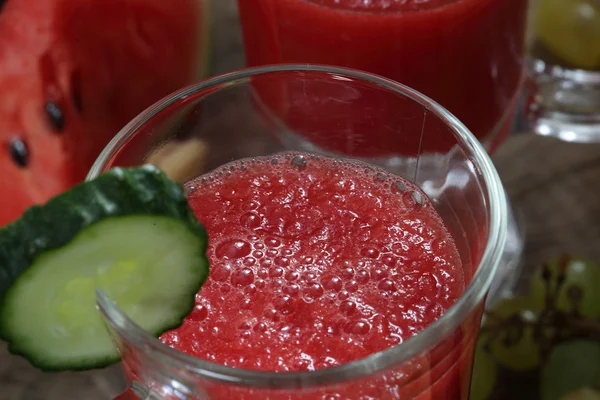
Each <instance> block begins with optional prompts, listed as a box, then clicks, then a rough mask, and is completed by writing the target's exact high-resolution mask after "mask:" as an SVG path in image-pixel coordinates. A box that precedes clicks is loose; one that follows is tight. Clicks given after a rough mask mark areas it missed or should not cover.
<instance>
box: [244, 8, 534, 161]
mask: <svg viewBox="0 0 600 400" xmlns="http://www.w3.org/2000/svg"><path fill="white" fill-rule="evenodd" d="M527 4H528V1H527V0H418V1H416V0H370V1H362V0H238V6H239V10H240V17H241V22H242V27H243V34H244V43H245V49H246V60H247V65H248V66H249V67H255V66H259V65H268V64H277V63H318V64H327V65H338V66H342V67H348V68H356V69H360V70H364V71H369V72H372V73H374V74H379V75H383V76H385V77H388V78H390V79H394V80H396V81H398V82H400V83H402V84H405V85H407V86H410V87H412V88H413V89H416V90H418V91H419V92H421V93H423V94H425V95H427V96H429V97H431V98H432V99H433V100H435V101H437V102H438V103H440V104H441V105H442V106H444V107H446V108H447V109H448V110H449V111H450V112H451V113H453V114H454V115H455V116H456V117H457V118H459V119H460V120H461V121H462V122H463V123H464V124H465V125H466V126H467V127H468V128H469V129H470V130H471V132H472V133H473V134H474V135H475V136H476V137H477V138H479V139H480V140H481V141H482V143H483V145H484V147H485V148H486V150H488V151H493V150H494V148H495V147H496V146H497V145H498V144H499V143H500V142H501V141H502V139H504V138H506V136H507V134H508V133H509V131H510V128H511V124H512V120H513V116H514V115H515V112H516V109H517V105H518V100H519V97H520V88H521V87H522V83H523V82H524V76H525V74H524V70H525V68H524V66H525V61H524V60H525V32H526V21H527V12H528V6H527ZM308 93H309V94H310V92H308ZM316 99H318V96H317V97H316ZM315 101H316V102H318V100H315ZM280 102H281V100H279V101H275V102H274V103H273V104H270V105H277V104H279V103H280ZM321 107H323V106H321ZM281 115H282V116H283V117H284V118H287V115H286V114H285V113H283V112H282V113H281ZM310 123H311V121H295V120H293V119H290V124H291V125H292V126H293V127H295V126H296V125H297V126H298V129H300V130H302V129H304V128H305V127H302V126H301V125H302V124H310ZM307 129H308V128H307ZM371 140H374V141H378V140H379V138H377V137H373V138H371ZM452 144H453V143H452V140H450V139H447V138H442V137H440V138H439V139H438V140H437V141H433V140H432V141H430V142H429V143H427V146H428V147H429V148H430V149H436V148H437V149H439V150H440V151H447V150H448V149H449V148H450V147H451V146H452ZM402 145H404V146H406V147H408V153H409V154H410V153H411V152H412V148H413V147H418V146H419V137H418V135H414V136H413V137H412V141H411V140H409V139H408V138H404V140H403V143H402ZM421 145H422V144H421ZM399 146H400V145H399ZM406 147H404V148H406ZM367 149H368V148H367ZM367 149H365V150H367Z"/></svg>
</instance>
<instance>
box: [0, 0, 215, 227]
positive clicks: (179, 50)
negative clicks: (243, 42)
mask: <svg viewBox="0 0 600 400" xmlns="http://www.w3.org/2000/svg"><path fill="white" fill-rule="evenodd" d="M0 7H1V8H0V193H1V194H0V226H2V225H4V224H6V223H8V222H10V221H12V220H15V219H16V218H18V217H19V215H20V214H21V213H22V212H23V211H24V210H25V209H26V208H27V207H28V206H30V205H32V204H39V203H43V202H45V201H46V200H48V199H49V198H50V197H52V196H54V195H56V194H57V193H59V192H62V191H64V190H66V189H67V188H69V187H71V186H73V185H74V184H75V183H77V182H80V181H81V180H83V179H84V178H85V175H86V174H87V171H88V170H89V168H90V167H91V165H92V163H93V161H94V160H95V158H96V157H97V156H98V154H99V153H100V151H101V150H102V149H103V147H104V146H105V145H106V144H107V143H108V141H109V140H110V139H111V138H112V137H113V136H114V135H115V134H116V133H117V132H118V131H119V129H121V128H122V127H123V126H124V125H125V124H126V123H127V122H128V121H129V120H131V119H132V118H133V117H135V116H136V115H137V114H139V113H140V112H141V111H143V110H144V109H145V108H146V107H148V106H150V105H151V104H152V103H154V102H155V101H157V100H159V99H160V98H162V97H164V96H166V95H167V94H169V93H171V92H173V91H174V90H176V89H179V88H180V87H182V86H185V85H187V84H190V83H192V82H193V81H196V80H199V79H200V78H202V77H204V76H206V74H207V65H208V56H207V52H208V50H209V49H208V43H209V35H208V23H207V21H208V8H207V7H208V1H205V0H176V1H165V0H101V1H98V0H4V1H0Z"/></svg>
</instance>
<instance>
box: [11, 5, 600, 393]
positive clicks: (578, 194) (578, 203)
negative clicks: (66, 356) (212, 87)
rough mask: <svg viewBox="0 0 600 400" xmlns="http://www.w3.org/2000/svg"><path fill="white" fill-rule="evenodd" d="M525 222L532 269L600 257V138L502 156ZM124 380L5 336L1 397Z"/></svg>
mask: <svg viewBox="0 0 600 400" xmlns="http://www.w3.org/2000/svg"><path fill="white" fill-rule="evenodd" d="M212 5H213V17H214V18H215V23H214V26H215V30H214V37H213V40H214V53H213V70H212V72H213V74H216V73H222V72H226V71H231V70H234V69H237V68H239V67H241V66H242V65H243V47H242V42H241V36H240V32H239V25H238V22H237V14H236V10H235V2H234V1H232V0H218V1H213V4H212ZM494 159H495V162H496V165H497V167H498V170H499V171H500V175H501V176H502V179H503V181H504V183H505V186H506V190H507V192H508V194H509V196H510V198H511V200H512V202H513V205H514V207H515V209H516V211H517V214H518V217H519V218H520V222H521V223H522V225H523V227H524V229H525V232H526V234H525V237H526V247H525V254H524V269H525V271H527V270H528V269H529V268H530V267H531V266H533V265H535V264H536V263H539V262H540V261H541V260H543V259H545V258H547V257H549V256H552V255H555V254H557V253H560V252H565V251H566V252H569V253H573V254H578V255H581V256H584V257H589V258H593V259H596V260H600V245H599V243H600V146H598V145H575V144H567V143H563V142H558V141H556V140H553V139H547V138H541V137H536V136H533V135H527V134H524V135H517V136H514V137H512V138H511V139H510V140H509V141H508V142H506V143H505V144H504V145H503V146H502V147H501V148H500V149H499V151H498V152H497V154H496V155H495V157H494ZM121 386H122V382H121V378H120V371H119V369H118V367H112V368H109V369H107V370H102V371H92V372H86V373H59V374H45V373H42V372H39V371H37V370H35V369H33V368H32V367H30V366H29V365H28V363H27V362H26V361H24V360H23V359H21V358H18V357H14V356H11V355H9V354H8V353H7V352H6V347H5V346H4V345H3V344H0V400H65V399H85V400H106V399H110V398H111V395H113V394H114V393H115V392H116V391H118V390H119V389H120V387H121Z"/></svg>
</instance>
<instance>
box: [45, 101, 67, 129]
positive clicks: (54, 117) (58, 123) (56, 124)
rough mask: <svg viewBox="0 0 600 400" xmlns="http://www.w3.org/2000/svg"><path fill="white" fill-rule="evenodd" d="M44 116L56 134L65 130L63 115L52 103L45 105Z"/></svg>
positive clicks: (56, 105)
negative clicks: (46, 116)
mask: <svg viewBox="0 0 600 400" xmlns="http://www.w3.org/2000/svg"><path fill="white" fill-rule="evenodd" d="M45 108H46V114H47V115H48V119H49V120H50V123H51V124H52V127H53V128H54V130H55V131H56V132H62V131H63V130H64V129H65V114H64V113H63V111H62V110H61V108H60V107H59V106H58V104H56V103H54V102H53V101H48V102H47V103H46V107H45Z"/></svg>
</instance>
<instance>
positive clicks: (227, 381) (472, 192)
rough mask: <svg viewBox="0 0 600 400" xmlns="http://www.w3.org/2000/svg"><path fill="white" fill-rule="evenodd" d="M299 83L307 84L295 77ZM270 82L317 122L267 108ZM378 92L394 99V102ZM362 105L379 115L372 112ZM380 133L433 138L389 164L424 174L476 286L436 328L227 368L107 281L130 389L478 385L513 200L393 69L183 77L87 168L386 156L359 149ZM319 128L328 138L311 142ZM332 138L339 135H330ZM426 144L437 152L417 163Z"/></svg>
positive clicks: (265, 394) (464, 136)
mask: <svg viewBox="0 0 600 400" xmlns="http://www.w3.org/2000/svg"><path fill="white" fill-rule="evenodd" d="M301 87H304V88H305V89H306V90H305V91H304V92H303V91H301V90H300V91H299V90H297V88H301ZM267 89H268V90H267ZM275 89H276V90H275ZM265 90H266V92H265ZM269 90H275V92H276V93H277V95H278V96H281V92H280V91H283V93H284V95H283V96H281V97H279V99H280V106H281V107H283V108H285V109H286V110H287V114H286V115H288V116H293V120H294V121H300V120H310V121H311V123H310V124H299V125H298V126H297V127H296V128H295V129H292V128H291V127H290V126H289V125H287V124H286V121H285V120H283V119H280V118H278V115H276V114H273V113H272V112H271V110H270V109H269V108H268V107H267V108H265V105H264V103H263V99H264V97H263V96H262V95H261V93H262V94H264V93H271V92H269ZM317 100H318V101H319V102H321V104H322V105H323V107H324V109H329V110H330V109H331V108H330V106H333V105H335V113H333V114H331V113H323V112H318V110H317V109H315V108H314V107H313V105H314V103H315V101H317ZM371 102H374V103H371ZM372 104H377V105H379V104H386V108H385V110H384V111H385V112H378V111H377V110H376V109H374V108H373V107H372V106H371V105H372ZM357 115H368V116H369V118H368V120H369V121H370V122H369V123H368V124H365V120H364V119H362V118H357V117H356V116H357ZM303 129H305V130H303ZM413 129H416V130H415V131H413ZM342 133H343V134H344V135H345V136H344V137H345V142H344V145H341V143H340V140H339V139H340V137H339V135H340V134H342ZM315 134H318V135H315ZM370 135H375V136H376V137H377V138H380V139H381V140H382V141H381V142H380V143H379V144H374V143H371V144H370V146H371V148H372V149H373V150H374V151H375V150H381V151H383V150H385V151H386V152H389V149H387V146H389V143H390V142H389V140H388V139H390V138H391V137H393V141H394V143H396V141H397V140H398V137H403V136H411V138H408V139H407V140H412V137H413V136H418V137H419V138H420V142H422V143H423V146H421V147H420V149H421V150H418V149H417V150H416V153H415V154H413V156H412V159H413V161H412V162H410V163H404V164H401V165H399V166H394V165H392V166H391V167H390V164H389V163H384V165H383V167H384V168H388V169H390V171H392V172H393V173H397V174H399V175H401V176H403V177H404V178H406V179H408V180H410V181H412V182H414V183H415V184H416V185H417V186H419V187H420V188H421V189H422V190H423V191H424V192H425V193H426V194H427V195H428V196H429V197H430V198H431V200H432V202H433V204H434V206H435V207H436V209H437V211H438V213H439V215H440V216H441V218H442V219H443V220H444V223H445V225H446V226H447V228H448V230H449V231H450V233H451V234H452V236H453V237H454V239H455V241H456V245H457V248H458V251H459V255H460V258H461V261H462V266H463V268H464V276H465V279H466V285H467V286H466V289H465V291H464V293H463V295H462V296H461V297H460V298H459V299H458V300H457V301H456V302H455V304H454V305H452V306H451V307H450V308H449V309H448V310H447V311H446V312H445V313H444V314H443V315H442V316H441V317H440V318H439V319H438V320H437V321H435V322H434V323H432V324H431V325H430V326H428V327H427V328H426V329H424V330H423V331H421V332H419V333H418V334H416V335H414V336H412V337H410V338H408V339H407V340H405V341H404V342H403V343H401V344H399V345H396V346H394V347H392V348H389V349H387V350H385V351H381V352H379V353H376V354H372V355H370V356H368V357H366V358H364V359H360V360H358V361H354V362H351V363H348V364H344V365H340V366H337V367H332V368H326V369H321V370H317V371H306V372H278V373H276V372H258V371H250V370H243V369H237V368H231V367H226V366H223V365H218V364H215V363H212V362H208V361H205V360H202V359H199V358H194V357H191V356H188V355H186V354H183V353H181V352H178V351H176V350H174V349H172V348H170V347H168V346H166V345H165V344H163V343H162V342H160V341H159V340H158V339H156V338H153V337H151V336H150V335H149V334H147V333H146V332H144V331H143V330H142V329H141V328H139V327H138V326H137V325H136V324H135V323H134V322H133V321H132V320H130V319H129V318H128V317H127V316H126V315H124V314H123V312H121V311H120V310H119V309H118V308H117V307H116V306H115V304H114V303H112V302H111V301H110V299H107V298H106V297H105V296H104V295H103V294H102V293H101V292H99V294H98V305H99V309H100V311H101V312H102V314H103V316H104V317H105V319H106V322H107V326H108V327H109V330H110V332H111V335H112V336H113V338H114V341H115V343H116V345H117V346H118V348H119V351H120V353H121V356H122V360H123V362H122V364H123V367H124V371H125V375H126V378H127V380H128V382H129V384H130V385H131V386H130V390H129V391H128V392H127V393H126V394H123V395H122V396H121V397H120V398H121V399H125V398H136V397H134V393H135V395H136V396H137V398H141V399H167V400H171V399H194V400H195V399H208V400H254V399H260V400H284V399H285V400H290V399H291V400H296V399H302V400H313V399H315V400H316V399H318V400H335V399H344V400H354V399H356V400H359V399H360V400H362V399H390V400H391V399H449V400H459V399H467V398H468V395H469V387H470V379H471V367H472V359H473V353H474V348H475V343H476V339H477V333H478V329H479V323H480V319H481V314H482V309H483V304H484V301H485V297H486V294H487V292H488V289H489V287H490V284H491V282H492V280H493V277H494V273H495V271H496V269H497V267H498V265H499V264H500V262H501V256H502V252H503V250H504V247H505V242H506V230H507V206H506V200H505V195H504V191H503V187H502V184H501V182H500V179H499V177H498V175H497V173H496V171H495V169H494V167H493V165H492V163H491V161H490V159H489V157H488V155H487V153H486V152H485V150H484V149H483V147H482V146H481V144H480V143H479V142H478V141H477V139H476V138H475V137H474V136H473V135H472V134H471V133H470V132H469V131H468V129H467V128H466V127H465V126H464V125H463V124H462V123H461V122H460V121H459V120H458V119H457V118H455V117H454V116H453V115H452V114H450V113H449V112H448V111H447V110H446V109H444V108H443V107H441V106H440V105H438V104H437V103H435V102H434V101H433V100H431V99H429V98H428V97H426V96H424V95H422V94H420V93H418V92H417V91H415V90H413V89H411V88H409V87H407V86H404V85H401V84H399V83H397V82H395V81H392V80H389V79H387V78H383V77H380V76H376V75H372V74H369V73H366V72H361V71H356V70H349V69H342V68H335V67H329V66H316V65H276V66H265V67H260V68H252V69H246V70H242V71H238V72H233V73H229V74H226V75H222V76H218V77H214V78H211V79H209V80H206V81H203V82H200V83H198V84H196V85H193V86H189V87H187V88H184V89H182V90H180V91H178V92H176V93H174V94H172V95H171V96H169V97H167V98H165V99H163V100H162V101H160V102H158V103H156V104H155V105H153V106H152V107H150V108H149V109H147V110H146V111H145V112H143V113H142V114H140V115H139V116H138V117H137V118H136V119H134V120H133V121H132V122H130V123H129V124H128V125H127V126H126V127H125V128H124V129H123V130H122V131H121V132H120V133H119V134H118V135H117V136H116V137H115V138H114V139H113V140H112V141H111V143H110V144H109V145H108V147H107V148H106V149H105V150H104V151H103V152H102V154H101V155H100V156H99V158H98V160H97V161H96V163H95V165H94V166H93V168H92V170H91V171H90V173H89V175H88V179H93V178H95V177H97V176H98V175H99V174H101V173H102V172H104V171H107V170H108V169H109V168H111V167H116V166H124V167H127V166H136V165H141V164H145V163H153V164H155V165H157V166H158V167H160V168H161V169H162V170H163V171H165V173H167V175H169V176H170V177H171V178H172V179H175V180H179V181H181V182H183V183H185V182H188V181H189V180H190V179H192V178H194V177H196V176H198V175H200V174H203V173H206V172H208V171H211V170H213V169H215V168H217V167H219V166H221V165H223V164H225V163H229V162H231V161H233V160H237V159H241V158H247V157H255V156H266V155H271V154H276V153H278V152H281V151H290V150H295V151H304V152H311V153H317V154H324V155H327V156H333V157H339V158H344V159H348V158H353V159H359V160H361V161H364V162H368V163H372V164H375V165H381V162H380V159H379V158H378V157H377V156H371V155H368V154H367V155H364V156H355V155H352V154H355V152H354V150H355V149H356V148H359V147H360V146H361V143H363V141H364V139H365V137H370ZM315 137H318V138H319V143H320V144H316V143H315V142H313V141H312V139H313V138H315ZM328 139H330V140H331V141H332V142H334V143H335V146H334V147H328V146H327V140H328ZM440 139H442V140H443V141H444V142H446V143H450V142H451V143H452V146H451V147H450V148H448V150H447V151H444V152H440V151H439V150H436V152H430V153H428V152H427V151H424V150H423V149H426V148H427V144H428V143H430V142H432V141H433V142H436V141H439V140H440ZM322 144H325V147H322V146H321V145H322ZM378 152H379V151H375V154H377V153H378ZM392 153H393V151H392ZM349 154H350V155H349ZM392 155H393V154H392ZM421 157H426V158H427V160H428V161H427V162H424V163H420V161H419V160H420V159H421ZM257 351H260V349H257ZM128 396H129V397H128Z"/></svg>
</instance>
